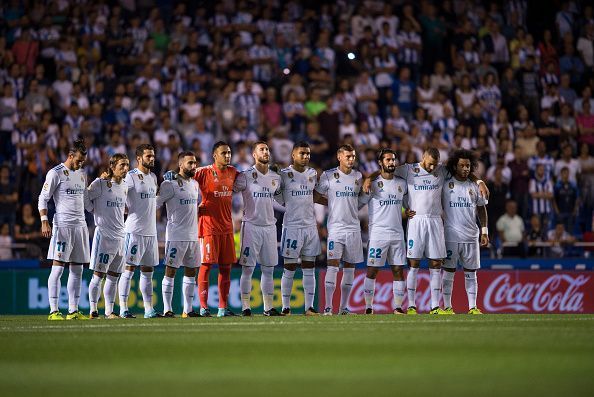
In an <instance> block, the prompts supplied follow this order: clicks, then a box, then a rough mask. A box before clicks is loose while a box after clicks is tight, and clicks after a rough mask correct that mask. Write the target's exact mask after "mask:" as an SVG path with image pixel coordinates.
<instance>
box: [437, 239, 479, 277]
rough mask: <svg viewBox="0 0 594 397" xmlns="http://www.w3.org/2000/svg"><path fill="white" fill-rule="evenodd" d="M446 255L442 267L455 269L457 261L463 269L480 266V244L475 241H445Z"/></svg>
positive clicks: (475, 268) (472, 268) (473, 268)
mask: <svg viewBox="0 0 594 397" xmlns="http://www.w3.org/2000/svg"><path fill="white" fill-rule="evenodd" d="M445 244H446V250H447V257H446V259H445V261H444V262H443V267H447V268H448V269H455V268H456V267H457V266H458V263H459V264H460V265H461V266H462V267H463V268H465V269H469V270H477V269H480V267H481V261H480V255H481V254H480V252H481V251H480V250H481V248H480V245H479V242H478V241H477V242H476V243H453V242H450V241H446V243H445Z"/></svg>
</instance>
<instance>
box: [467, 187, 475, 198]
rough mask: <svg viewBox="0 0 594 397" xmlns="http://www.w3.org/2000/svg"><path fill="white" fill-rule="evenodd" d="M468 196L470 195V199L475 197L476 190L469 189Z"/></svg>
mask: <svg viewBox="0 0 594 397" xmlns="http://www.w3.org/2000/svg"><path fill="white" fill-rule="evenodd" d="M468 194H469V195H470V197H473V196H474V190H472V188H468Z"/></svg>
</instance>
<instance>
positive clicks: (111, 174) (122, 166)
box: [107, 153, 130, 179]
mask: <svg viewBox="0 0 594 397" xmlns="http://www.w3.org/2000/svg"><path fill="white" fill-rule="evenodd" d="M129 169H130V160H128V156H127V155H126V154H125V153H116V154H114V155H113V156H111V157H110V158H109V169H108V170H107V174H108V178H109V179H111V178H117V179H122V178H124V177H125V176H126V173H127V172H128V170H129Z"/></svg>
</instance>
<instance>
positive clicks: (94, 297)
mask: <svg viewBox="0 0 594 397" xmlns="http://www.w3.org/2000/svg"><path fill="white" fill-rule="evenodd" d="M104 278H105V273H102V272H100V271H97V270H95V271H94V272H93V278H92V279H91V281H90V282H89V318H91V319H96V318H99V310H98V309H97V306H98V304H99V298H100V297H101V282H102V281H103V279H104Z"/></svg>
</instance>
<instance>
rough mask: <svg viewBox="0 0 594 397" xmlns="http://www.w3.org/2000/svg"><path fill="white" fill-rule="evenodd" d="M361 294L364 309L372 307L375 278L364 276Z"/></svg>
mask: <svg viewBox="0 0 594 397" xmlns="http://www.w3.org/2000/svg"><path fill="white" fill-rule="evenodd" d="M363 295H364V296H365V309H372V308H373V295H375V279H374V278H369V277H365V281H363Z"/></svg>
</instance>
